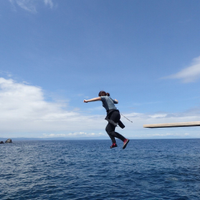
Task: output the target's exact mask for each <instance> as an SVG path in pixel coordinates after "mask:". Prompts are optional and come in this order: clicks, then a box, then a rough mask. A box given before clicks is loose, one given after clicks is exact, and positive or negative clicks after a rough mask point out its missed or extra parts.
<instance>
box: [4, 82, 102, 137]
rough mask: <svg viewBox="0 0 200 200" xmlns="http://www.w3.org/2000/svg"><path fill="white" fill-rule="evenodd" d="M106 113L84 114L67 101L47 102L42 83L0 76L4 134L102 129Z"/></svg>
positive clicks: (37, 134) (66, 132)
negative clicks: (30, 82) (16, 80)
mask: <svg viewBox="0 0 200 200" xmlns="http://www.w3.org/2000/svg"><path fill="white" fill-rule="evenodd" d="M102 119H103V116H84V115H81V114H79V113H78V112H75V111H69V110H67V105H66V104H63V103H57V102H47V101H45V99H44V94H43V91H42V89H41V88H40V87H35V86H30V85H27V84H24V83H16V82H14V81H13V80H12V79H4V78H0V124H1V125H0V136H2V134H4V133H20V134H22V133H23V134H24V133H27V135H26V136H27V137H29V135H28V133H34V134H35V136H39V135H40V133H48V134H50V133H56V134H58V133H59V134H61V132H62V133H64V134H68V133H71V132H79V133H80V132H83V131H87V132H88V133H87V134H89V133H90V132H92V129H96V130H97V129H98V127H99V128H100V127H102V126H104V125H103V120H102Z"/></svg>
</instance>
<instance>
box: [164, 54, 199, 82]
mask: <svg viewBox="0 0 200 200" xmlns="http://www.w3.org/2000/svg"><path fill="white" fill-rule="evenodd" d="M167 78H171V79H181V80H183V82H185V83H188V82H194V81H196V80H197V79H199V78H200V56H199V57H197V58H195V59H193V62H192V64H191V65H190V66H189V67H187V68H185V69H183V70H181V71H180V72H178V73H176V74H173V75H171V76H169V77H167Z"/></svg>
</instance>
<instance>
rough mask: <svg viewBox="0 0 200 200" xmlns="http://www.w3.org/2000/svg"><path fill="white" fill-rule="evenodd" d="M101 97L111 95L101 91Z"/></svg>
mask: <svg viewBox="0 0 200 200" xmlns="http://www.w3.org/2000/svg"><path fill="white" fill-rule="evenodd" d="M101 96H110V94H109V93H107V92H105V91H100V92H99V97H101Z"/></svg>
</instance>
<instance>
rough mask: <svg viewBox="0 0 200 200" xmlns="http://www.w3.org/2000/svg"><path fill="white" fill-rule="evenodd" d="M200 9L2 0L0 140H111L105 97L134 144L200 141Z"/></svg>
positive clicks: (125, 1) (181, 2)
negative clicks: (176, 124) (112, 102)
mask: <svg viewBox="0 0 200 200" xmlns="http://www.w3.org/2000/svg"><path fill="white" fill-rule="evenodd" d="M199 44H200V1H199V0H176V1H175V0H151V1H149V0H95V1H94V0H73V1H72V0H2V1H0V137H3V138H7V137H11V138H12V137H13V138H16V137H27V138H66V139H67V138H75V139H87V138H93V139H102V138H107V139H108V136H107V133H106V132H105V126H106V124H107V122H106V121H105V120H104V118H105V115H106V112H105V110H104V108H103V107H102V104H101V102H92V103H87V104H85V103H83V100H84V99H90V98H93V97H97V96H98V93H99V91H100V90H105V91H106V92H109V93H110V94H111V97H112V98H113V99H117V100H118V101H119V104H118V105H117V108H118V109H119V110H120V112H121V114H122V115H123V116H125V117H127V118H128V119H129V120H131V121H132V122H133V123H131V122H130V121H128V120H127V119H126V118H124V117H123V116H121V119H122V121H123V123H124V124H125V126H126V128H125V129H120V128H117V129H116V130H117V131H118V132H119V133H121V134H123V135H124V136H125V137H128V138H131V139H149V138H151V139H153V138H200V127H189V128H184V127H182V128H170V129H167V128H165V129H145V128H143V125H144V124H157V123H174V122H190V121H200V92H199V83H200V45H199Z"/></svg>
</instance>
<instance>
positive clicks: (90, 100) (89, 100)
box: [83, 97, 101, 103]
mask: <svg viewBox="0 0 200 200" xmlns="http://www.w3.org/2000/svg"><path fill="white" fill-rule="evenodd" d="M100 100H101V97H96V98H93V99H88V100H84V101H83V102H84V103H88V102H92V101H100Z"/></svg>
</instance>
